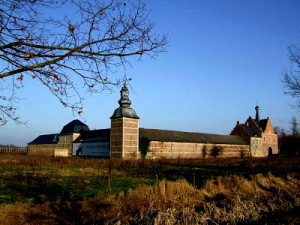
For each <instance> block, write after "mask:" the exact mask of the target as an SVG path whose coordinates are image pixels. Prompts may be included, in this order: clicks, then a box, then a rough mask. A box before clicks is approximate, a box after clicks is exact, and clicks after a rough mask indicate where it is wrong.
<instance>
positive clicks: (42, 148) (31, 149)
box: [28, 144, 57, 156]
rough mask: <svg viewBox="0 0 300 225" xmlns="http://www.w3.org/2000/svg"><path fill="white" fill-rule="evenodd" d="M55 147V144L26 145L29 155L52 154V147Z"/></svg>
mask: <svg viewBox="0 0 300 225" xmlns="http://www.w3.org/2000/svg"><path fill="white" fill-rule="evenodd" d="M56 147H57V145H56V144H39V145H32V144H30V145H28V155H29V156H33V155H35V156H54V149H55V148H56Z"/></svg>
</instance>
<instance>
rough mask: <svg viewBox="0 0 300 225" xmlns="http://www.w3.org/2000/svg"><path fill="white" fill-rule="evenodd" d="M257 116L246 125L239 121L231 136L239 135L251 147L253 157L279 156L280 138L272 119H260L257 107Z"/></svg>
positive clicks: (247, 121) (250, 118) (248, 120)
mask: <svg viewBox="0 0 300 225" xmlns="http://www.w3.org/2000/svg"><path fill="white" fill-rule="evenodd" d="M255 110H256V116H255V119H253V118H252V117H251V116H250V117H249V118H248V119H247V120H246V122H245V123H244V124H241V123H240V122H239V121H238V122H237V124H236V126H235V127H234V128H233V130H232V132H231V135H239V136H241V137H242V138H243V139H244V141H245V142H246V143H247V144H248V145H249V146H250V153H251V155H252V156H256V157H265V156H270V155H273V154H278V153H279V150H278V136H277V134H276V133H275V131H274V129H273V126H272V123H271V119H270V118H269V117H267V118H266V119H262V120H261V119H260V116H259V107H258V106H256V107H255Z"/></svg>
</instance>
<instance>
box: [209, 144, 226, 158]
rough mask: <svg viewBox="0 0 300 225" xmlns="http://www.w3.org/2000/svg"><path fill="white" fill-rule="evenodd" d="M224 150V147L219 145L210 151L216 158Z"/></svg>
mask: <svg viewBox="0 0 300 225" xmlns="http://www.w3.org/2000/svg"><path fill="white" fill-rule="evenodd" d="M222 152H223V148H222V147H219V146H214V147H213V148H212V149H211V151H210V155H211V156H212V157H214V158H216V157H217V156H219V155H221V154H222Z"/></svg>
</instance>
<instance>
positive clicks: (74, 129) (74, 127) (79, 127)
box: [60, 120, 90, 135]
mask: <svg viewBox="0 0 300 225" xmlns="http://www.w3.org/2000/svg"><path fill="white" fill-rule="evenodd" d="M87 130H90V129H89V127H88V126H87V125H86V124H84V123H83V122H81V121H80V120H73V121H71V122H70V123H68V124H67V125H65V126H64V127H63V129H62V130H61V132H60V135H64V134H73V133H80V132H82V131H87Z"/></svg>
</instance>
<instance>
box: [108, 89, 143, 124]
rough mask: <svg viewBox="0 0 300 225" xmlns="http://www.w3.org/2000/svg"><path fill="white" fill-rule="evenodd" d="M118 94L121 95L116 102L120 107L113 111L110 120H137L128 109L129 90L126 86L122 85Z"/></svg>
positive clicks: (132, 111) (132, 110)
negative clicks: (124, 118)
mask: <svg viewBox="0 0 300 225" xmlns="http://www.w3.org/2000/svg"><path fill="white" fill-rule="evenodd" d="M120 94H121V98H120V100H119V101H118V102H119V105H120V107H118V108H116V109H115V111H114V113H113V115H112V116H111V117H110V118H111V119H117V118H123V117H126V118H134V119H139V117H138V115H137V114H136V112H135V110H134V109H133V108H131V107H130V105H131V101H130V99H129V90H128V88H127V86H126V84H124V86H123V87H122V89H121V91H120Z"/></svg>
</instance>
